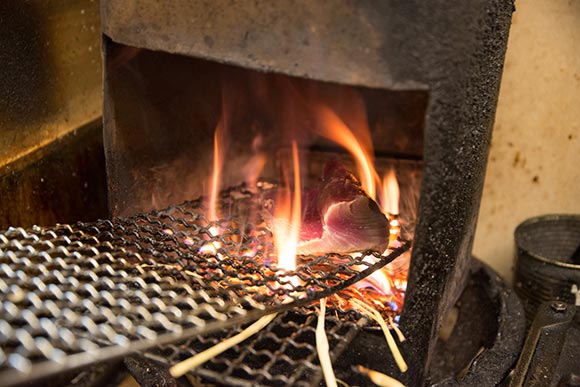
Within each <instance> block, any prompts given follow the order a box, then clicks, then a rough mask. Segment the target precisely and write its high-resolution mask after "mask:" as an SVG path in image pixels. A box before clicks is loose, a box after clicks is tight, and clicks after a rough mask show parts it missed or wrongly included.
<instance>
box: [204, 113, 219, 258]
mask: <svg viewBox="0 0 580 387" xmlns="http://www.w3.org/2000/svg"><path fill="white" fill-rule="evenodd" d="M224 137H225V134H224V120H223V118H222V120H220V122H219V123H218V125H217V127H216V129H215V133H214V138H213V165H212V173H211V178H210V181H209V198H208V204H207V206H208V214H207V215H208V220H209V221H210V222H211V221H216V220H218V218H219V215H218V211H217V203H218V196H219V192H220V186H221V174H222V168H223V164H224V149H223V139H224ZM209 233H210V235H209V237H210V238H213V237H215V236H217V235H219V230H218V228H217V227H216V226H211V227H210V228H209ZM220 247H221V244H220V243H219V242H216V241H210V242H209V243H206V244H205V245H203V246H202V247H201V248H200V249H199V252H200V253H202V254H213V255H216V254H217V251H218V249H219V248H220Z"/></svg>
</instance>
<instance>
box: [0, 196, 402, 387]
mask: <svg viewBox="0 0 580 387" xmlns="http://www.w3.org/2000/svg"><path fill="white" fill-rule="evenodd" d="M256 195H258V194H257V193H251V192H249V191H247V190H246V189H244V188H243V187H238V188H235V189H231V190H228V191H226V192H224V193H223V194H222V197H221V201H220V204H221V206H222V209H229V213H227V214H228V215H229V216H228V219H227V220H219V221H212V222H209V221H208V220H207V219H206V218H205V217H204V215H203V213H204V212H205V210H204V207H203V203H202V201H201V200H197V201H192V202H188V203H184V204H182V205H179V206H172V207H170V208H168V209H166V210H163V211H156V212H153V213H150V214H143V215H138V216H134V217H131V218H116V219H113V220H104V221H98V222H95V223H77V224H75V225H57V226H55V227H51V228H41V227H33V228H31V229H28V230H25V229H22V228H12V229H9V230H8V231H6V232H4V233H1V234H0V300H1V303H0V375H1V376H2V377H1V378H0V385H12V384H18V383H22V382H25V381H30V380H33V379H38V378H41V377H46V376H49V375H54V374H55V373H58V372H62V371H65V370H69V369H72V368H75V367H81V366H86V365H89V364H93V363H94V362H98V361H104V360H108V359H111V358H114V357H119V356H122V355H126V354H127V353H129V352H132V351H138V350H146V349H149V348H151V347H154V346H159V345H165V344H170V343H173V342H176V341H179V340H185V339H188V338H191V337H195V336H199V335H207V334H209V333H212V332H216V331H219V330H223V329H225V328H228V327H231V326H233V325H235V324H242V323H244V322H247V321H251V320H254V319H257V318H258V317H260V316H263V315H265V314H269V313H272V312H282V311H284V310H287V309H290V308H292V307H295V306H301V305H306V304H308V303H310V302H312V301H315V300H317V299H319V298H322V297H326V296H329V295H331V294H333V293H335V292H337V291H339V290H341V289H344V288H345V287H347V286H349V285H351V284H353V283H355V282H357V281H359V280H360V279H362V278H364V277H365V276H367V275H369V274H371V273H372V272H373V271H375V270H378V269H379V268H380V267H383V266H384V265H386V264H388V263H389V262H391V261H392V260H393V259H394V258H396V257H397V256H399V255H400V254H402V253H403V252H404V251H406V249H408V248H409V244H408V243H407V244H405V245H403V246H402V247H401V248H399V249H395V250H394V251H393V252H392V253H391V254H389V255H388V256H382V255H380V254H377V253H371V252H368V253H367V254H360V255H358V256H356V257H353V256H340V255H336V254H328V255H325V256H320V257H306V258H307V260H306V261H305V262H303V263H302V264H301V265H300V266H298V268H297V269H296V270H295V271H294V272H287V271H283V270H279V269H276V268H275V267H273V266H272V259H273V254H274V250H273V246H272V238H271V233H270V231H269V230H268V229H267V228H266V227H265V226H264V225H261V224H260V223H257V222H251V221H250V219H255V212H254V211H252V210H253V209H254V208H255V205H256V200H257V196H256ZM216 228H218V229H221V233H220V234H219V235H214V233H215V232H214V231H212V230H213V229H216ZM210 245H211V246H214V248H215V249H216V252H214V253H202V252H200V251H201V250H202V249H203V247H204V246H210ZM369 260H370V261H369ZM289 276H295V278H296V281H291V280H290V277H289Z"/></svg>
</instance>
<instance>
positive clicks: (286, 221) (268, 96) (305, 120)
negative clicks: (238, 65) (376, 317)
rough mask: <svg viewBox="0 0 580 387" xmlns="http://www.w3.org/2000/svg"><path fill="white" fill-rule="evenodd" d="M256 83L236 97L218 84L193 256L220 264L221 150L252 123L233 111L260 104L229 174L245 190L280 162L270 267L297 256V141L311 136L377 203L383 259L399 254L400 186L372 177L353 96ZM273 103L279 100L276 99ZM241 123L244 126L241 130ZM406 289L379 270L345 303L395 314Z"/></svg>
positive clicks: (360, 105)
mask: <svg viewBox="0 0 580 387" xmlns="http://www.w3.org/2000/svg"><path fill="white" fill-rule="evenodd" d="M257 78H259V79H258V80H259V82H257V83H256V84H254V85H246V86H250V87H246V88H241V89H240V90H242V91H241V92H240V90H236V91H235V92H232V90H229V89H228V88H229V87H230V86H228V85H230V83H225V84H224V85H223V86H224V87H225V88H226V89H224V90H223V92H224V94H223V98H224V100H223V106H222V109H223V111H222V116H221V119H220V121H219V123H218V125H217V126H216V129H215V135H214V146H213V154H214V156H213V164H212V172H211V175H210V178H209V181H208V193H207V197H208V203H207V208H208V213H207V218H208V221H209V225H208V242H207V243H206V244H205V245H204V246H202V248H201V249H200V252H201V253H204V254H211V255H215V256H217V257H218V258H221V257H220V253H219V251H220V249H221V248H222V242H220V241H219V239H218V238H217V237H219V236H220V233H221V232H222V231H223V230H220V229H219V226H218V223H217V221H218V219H220V217H221V216H224V215H225V214H220V208H219V206H218V204H219V194H220V189H221V186H222V185H223V184H224V181H226V180H227V179H228V178H229V175H228V173H229V172H230V169H229V168H228V167H227V165H229V164H228V162H230V164H231V160H228V158H229V157H230V155H229V154H228V151H230V153H231V149H228V146H231V147H234V146H235V145H237V146H239V145H240V143H239V142H236V141H237V140H236V138H235V137H232V138H228V136H229V135H233V134H234V133H238V126H237V125H238V123H239V122H238V121H239V119H240V118H239V117H243V119H244V120H246V121H248V122H249V121H251V120H252V119H253V118H252V117H249V116H251V114H253V113H250V114H248V115H246V114H238V113H239V110H242V111H243V110H244V109H245V110H247V111H248V112H254V111H257V112H259V111H260V110H259V109H261V108H263V107H264V106H265V105H269V106H270V108H269V111H267V112H265V115H264V116H265V117H266V118H265V119H264V117H262V118H263V120H262V121H259V120H258V121H259V125H256V126H255V127H253V128H254V129H255V131H253V132H252V135H253V136H254V137H249V138H248V139H249V140H251V144H250V143H249V142H248V143H243V144H244V146H246V147H247V154H246V155H244V156H249V157H246V158H240V159H239V160H242V161H243V162H240V164H239V165H236V166H235V168H236V171H238V172H240V173H239V175H241V176H242V178H243V179H244V181H245V182H246V183H247V184H248V185H249V186H250V187H256V186H257V182H258V179H259V178H260V176H261V174H262V172H263V171H264V170H265V167H266V165H267V163H269V162H275V161H279V162H280V163H281V165H282V180H283V183H284V184H283V185H282V186H280V187H279V188H278V192H277V198H276V201H275V204H274V207H273V208H274V211H273V213H272V214H269V216H272V219H271V223H270V224H269V227H270V231H271V232H272V236H273V240H274V248H275V255H276V256H277V259H278V261H277V267H278V268H279V269H283V270H288V271H292V270H294V269H295V268H296V252H297V246H298V245H299V242H300V231H301V230H300V228H301V220H302V219H301V217H302V213H301V211H302V203H301V195H302V189H303V188H304V183H303V182H302V181H301V165H300V161H299V152H298V141H301V144H307V143H308V141H310V140H309V139H310V137H312V135H313V134H314V135H318V136H321V137H324V138H326V139H327V140H329V141H332V142H334V143H336V144H338V145H339V146H340V147H342V148H343V149H345V150H346V151H347V152H348V153H349V154H350V155H351V156H352V159H353V160H354V163H355V166H356V172H357V177H358V179H359V181H360V182H361V186H362V188H363V189H364V190H365V191H366V193H367V194H368V195H369V197H371V198H373V199H375V200H376V201H377V202H379V203H380V205H381V207H382V212H383V213H384V214H385V216H387V218H388V219H389V226H390V227H389V246H388V248H387V250H386V251H385V252H384V254H385V255H386V254H389V253H390V252H391V251H392V249H394V248H396V247H398V246H399V244H400V242H399V237H400V233H401V227H400V224H399V216H400V208H399V201H400V192H399V186H398V182H397V178H396V174H395V170H394V169H393V168H391V169H390V170H389V171H388V172H387V173H386V174H385V175H384V176H383V177H382V179H381V178H380V176H379V174H378V173H377V170H376V168H375V164H374V149H373V145H372V141H371V135H370V130H369V126H368V123H367V121H366V109H365V105H364V101H363V100H362V98H361V97H360V95H358V94H357V93H356V92H347V93H332V92H328V90H326V91H321V90H313V89H309V88H308V87H305V85H304V84H301V83H300V82H293V81H291V80H288V79H280V78H279V77H276V76H272V78H271V79H270V78H268V76H267V75H264V76H257ZM254 80H255V79H254ZM231 84H232V85H233V84H235V82H231ZM246 93H247V94H246ZM278 96H279V98H276V97H278ZM226 97H227V98H226ZM235 109H238V110H235ZM244 113H245V111H244ZM238 116H239V117H238ZM236 120H238V121H236ZM246 121H243V122H244V123H246V124H247V122H246ZM264 123H267V124H265V125H264ZM262 128H265V129H262ZM276 128H277V130H279V131H280V134H279V136H277V138H276V141H273V140H272V138H273V137H276V136H271V133H269V132H268V131H269V130H274V129H276ZM234 129H235V130H234ZM288 145H291V157H287V159H288V160H286V159H283V158H281V159H274V157H277V156H276V155H279V154H278V153H276V152H278V151H279V150H280V149H285V148H287V147H288ZM237 160H238V159H236V161H237ZM269 167H271V166H269ZM302 169H304V168H302ZM271 170H272V168H269V169H268V168H266V171H271ZM227 181H229V180H227ZM402 219H404V218H402ZM242 254H244V253H243V252H242ZM249 254H251V252H249ZM357 254H359V255H360V254H361V253H357ZM390 266H392V265H390ZM296 280H297V279H296V278H290V279H289V282H290V283H292V284H295V281H296ZM405 286H406V270H405V269H403V270H393V269H388V268H385V269H383V270H380V271H378V272H375V273H374V274H373V275H371V276H370V277H369V278H368V279H366V280H364V281H361V282H360V283H358V284H357V287H356V288H352V291H351V294H350V296H351V297H355V298H359V299H367V300H370V302H372V303H374V304H375V305H377V307H379V309H381V310H384V311H387V312H388V311H393V312H395V314H396V313H397V312H398V311H399V310H400V308H401V307H402V303H403V296H404V290H405ZM387 312H385V313H387ZM387 314H388V313H387Z"/></svg>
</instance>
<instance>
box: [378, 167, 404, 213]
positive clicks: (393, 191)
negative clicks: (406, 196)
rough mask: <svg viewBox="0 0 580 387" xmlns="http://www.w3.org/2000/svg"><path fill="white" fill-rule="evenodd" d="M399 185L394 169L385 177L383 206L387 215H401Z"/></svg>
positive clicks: (382, 192)
mask: <svg viewBox="0 0 580 387" xmlns="http://www.w3.org/2000/svg"><path fill="white" fill-rule="evenodd" d="M399 198H400V193H399V183H398V182H397V176H396V175H395V170H394V169H393V168H390V169H389V172H387V174H386V175H385V176H384V177H383V186H382V191H381V206H382V207H383V212H384V213H385V214H391V215H399Z"/></svg>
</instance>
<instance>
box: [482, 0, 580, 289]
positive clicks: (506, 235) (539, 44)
mask: <svg viewBox="0 0 580 387" xmlns="http://www.w3.org/2000/svg"><path fill="white" fill-rule="evenodd" d="M512 23H513V24H512V28H511V32H510V38H509V42H508V50H507V57H506V63H505V69H504V74H503V79H502V84H501V90H500V95H499V104H498V109H497V115H496V122H495V128H494V133H493V140H492V147H491V153H490V159H489V164H488V169H487V175H486V181H485V188H484V192H483V199H482V202H481V210H480V214H479V221H478V224H477V232H476V237H475V246H474V253H475V255H476V256H477V257H479V258H481V259H483V260H484V261H486V262H488V263H490V264H491V265H492V266H493V267H494V268H495V269H496V270H498V271H499V273H500V274H501V275H502V276H504V277H505V278H509V279H511V278H512V268H513V262H514V260H513V258H514V250H515V245H514V238H513V232H514V229H515V227H516V226H517V225H518V224H519V223H520V222H522V221H523V220H525V219H527V218H529V217H532V216H536V215H540V214H545V213H571V212H575V213H580V1H579V0H519V1H517V2H516V12H515V13H514V17H513V21H512Z"/></svg>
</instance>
